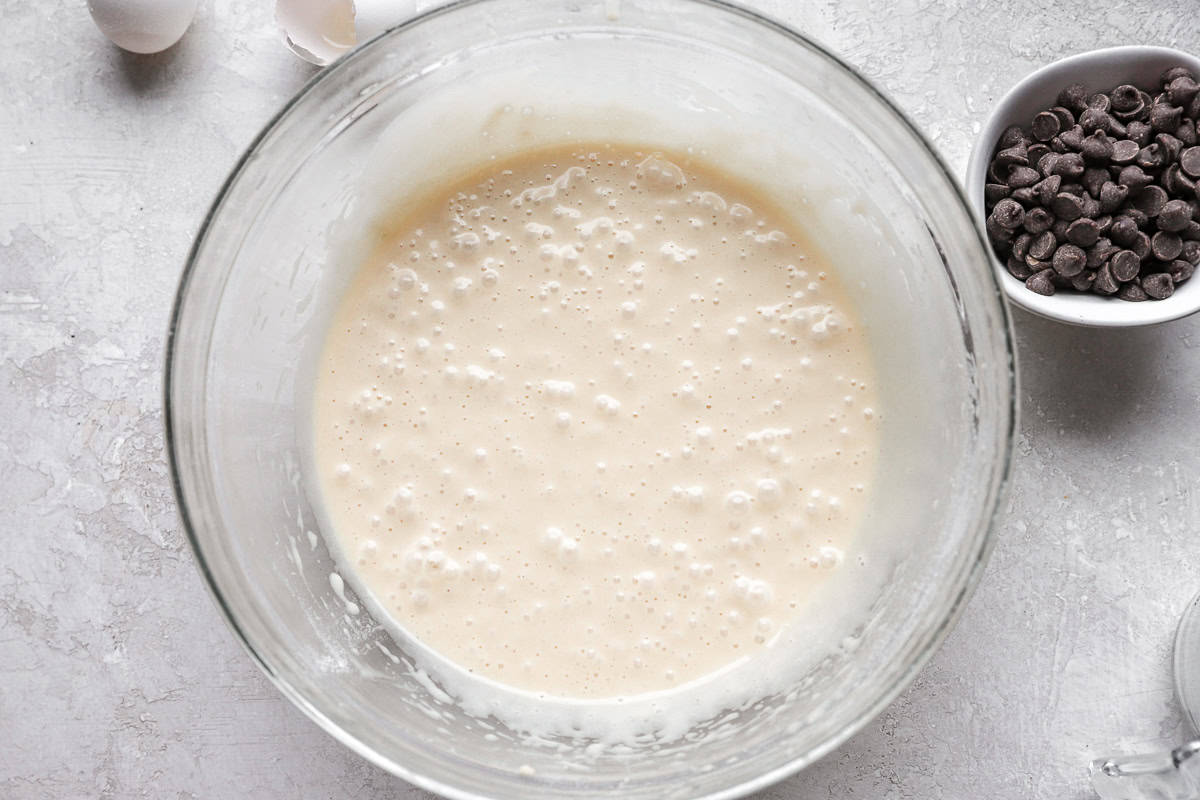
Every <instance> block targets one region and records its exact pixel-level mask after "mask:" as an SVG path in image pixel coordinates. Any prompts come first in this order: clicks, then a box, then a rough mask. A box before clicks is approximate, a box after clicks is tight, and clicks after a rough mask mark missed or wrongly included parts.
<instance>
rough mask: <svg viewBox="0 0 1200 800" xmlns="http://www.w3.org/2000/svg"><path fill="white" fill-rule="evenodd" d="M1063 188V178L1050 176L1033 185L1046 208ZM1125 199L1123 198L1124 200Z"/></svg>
mask: <svg viewBox="0 0 1200 800" xmlns="http://www.w3.org/2000/svg"><path fill="white" fill-rule="evenodd" d="M1061 188H1062V176H1061V175H1050V176H1049V177H1047V178H1044V179H1043V180H1040V181H1038V182H1037V183H1035V184H1034V185H1033V193H1034V194H1035V195H1037V199H1038V202H1039V203H1041V204H1042V205H1044V206H1048V205H1050V201H1051V200H1053V199H1054V195H1056V194H1058V192H1059V190H1060V189H1061ZM1123 199H1124V198H1122V200H1123Z"/></svg>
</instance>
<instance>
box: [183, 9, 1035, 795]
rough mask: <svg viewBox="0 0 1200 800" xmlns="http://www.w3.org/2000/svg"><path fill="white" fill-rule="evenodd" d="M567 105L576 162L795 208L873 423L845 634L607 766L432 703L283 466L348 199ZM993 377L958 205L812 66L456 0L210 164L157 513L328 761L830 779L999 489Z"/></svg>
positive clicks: (430, 785) (710, 30)
mask: <svg viewBox="0 0 1200 800" xmlns="http://www.w3.org/2000/svg"><path fill="white" fill-rule="evenodd" d="M510 100H511V102H510ZM526 103H528V105H525V104H526ZM489 104H495V107H493V106H492V105H489ZM569 107H571V108H574V109H575V111H576V112H578V115H579V116H578V119H577V120H576V121H575V122H571V125H573V126H575V127H574V129H573V135H580V136H583V135H588V136H603V135H612V136H628V137H632V138H634V139H637V138H639V137H641V138H646V139H647V140H653V139H655V138H661V139H662V140H663V141H664V142H665V141H667V140H668V139H670V140H671V141H672V142H674V143H676V144H679V145H683V146H696V147H700V148H701V149H705V150H707V151H708V152H709V153H710V154H711V155H713V156H714V157H718V156H719V157H720V160H721V161H722V163H723V165H725V166H728V167H729V168H730V169H731V170H732V171H734V172H738V173H740V174H742V175H744V176H745V177H747V178H748V179H750V180H754V181H756V182H759V183H761V184H763V185H764V186H765V187H768V188H770V190H771V191H773V192H775V194H776V195H777V197H778V198H780V199H781V202H783V203H784V204H785V205H786V206H787V207H789V208H791V209H794V210H796V213H797V216H798V217H800V218H801V220H802V222H803V224H805V225H807V226H808V227H809V229H810V233H811V234H812V238H813V239H814V240H815V241H817V242H818V243H819V245H820V246H821V247H822V249H824V250H825V251H826V254H827V255H828V256H829V257H830V258H831V259H832V260H833V261H834V262H835V263H836V264H837V265H838V267H839V272H841V273H842V279H843V282H844V283H845V285H846V286H847V287H848V289H849V290H850V291H851V293H852V294H853V295H854V296H855V297H856V299H857V302H858V304H859V305H860V311H861V314H862V317H863V319H864V320H865V327H866V329H867V331H868V335H869V336H870V339H871V342H872V346H873V347H874V349H875V352H876V355H877V361H878V372H879V377H878V384H879V389H880V392H881V394H882V395H883V402H882V403H881V407H882V408H883V409H884V421H883V425H882V428H883V437H882V444H881V453H880V457H879V469H878V474H877V476H876V480H875V485H874V488H873V490H872V495H871V501H870V507H871V511H870V512H869V513H868V515H867V519H866V520H865V522H864V524H863V530H862V532H861V534H860V536H861V537H862V538H861V543H862V547H861V550H862V552H864V553H869V554H870V559H869V564H868V562H867V561H865V560H864V562H863V563H864V564H868V566H865V567H863V569H864V570H867V571H869V572H870V573H871V574H872V575H873V576H874V577H873V579H872V580H871V581H870V582H869V583H866V584H864V583H862V582H860V583H859V584H858V586H859V587H860V589H859V591H858V592H857V596H856V597H855V598H854V600H855V602H859V603H861V606H862V610H861V613H860V614H858V615H857V616H854V617H852V618H850V617H847V618H846V619H842V620H840V621H837V622H836V624H835V623H834V622H833V621H832V618H831V622H830V625H829V628H830V629H829V630H828V631H827V633H829V634H830V636H828V637H826V638H827V639H828V642H827V643H826V644H822V645H821V646H820V647H817V645H815V644H814V646H813V647H812V648H810V649H809V651H807V652H803V653H801V652H795V653H776V654H774V657H775V658H776V659H777V660H778V659H783V661H786V662H794V665H795V674H794V677H793V678H792V679H791V680H790V681H789V682H788V684H787V685H785V686H781V687H780V688H779V690H778V691H772V692H769V693H766V694H764V695H763V696H762V697H761V698H758V699H757V701H756V702H754V703H752V704H750V705H748V706H745V707H742V708H740V709H737V711H738V713H736V714H732V715H731V714H726V715H724V716H722V718H721V719H719V720H718V719H714V720H710V721H709V722H708V723H705V724H701V725H697V726H695V728H694V729H692V730H691V731H689V732H688V734H687V735H686V736H684V737H682V738H674V739H672V738H665V737H663V738H657V739H656V738H654V737H650V738H649V739H647V740H646V741H643V742H641V743H640V744H638V745H636V746H631V747H628V748H623V749H620V748H618V749H611V748H608V749H606V748H597V747H593V746H592V745H593V744H595V743H594V742H591V741H589V740H588V738H587V736H586V735H583V734H579V735H575V736H571V735H556V736H550V737H545V738H543V739H541V740H531V739H530V738H529V737H527V736H524V735H522V733H521V732H520V731H515V730H512V729H510V728H509V727H508V726H507V725H506V724H505V723H504V722H503V720H500V719H497V718H480V717H479V716H473V715H472V714H469V713H467V711H465V710H464V709H463V708H462V707H460V706H459V705H458V704H456V703H455V702H454V699H453V698H451V697H449V696H447V695H446V694H445V693H443V692H442V691H441V689H439V688H438V686H436V685H435V684H434V682H433V681H432V680H431V679H430V677H429V676H428V675H427V674H426V673H425V672H424V671H422V670H421V669H420V665H419V664H414V663H413V660H412V656H411V654H410V653H407V652H406V651H405V649H404V648H403V647H402V646H401V645H400V644H398V643H397V642H396V641H394V640H393V638H392V637H390V636H389V635H388V634H387V633H386V631H385V630H384V629H383V628H382V627H380V626H379V625H378V624H376V622H375V621H374V620H373V619H371V617H370V615H369V614H368V613H366V612H365V611H363V610H362V609H360V608H359V605H360V604H358V603H356V602H355V597H354V594H353V590H352V588H350V589H348V588H347V587H345V586H343V585H342V583H341V581H340V579H338V578H333V579H332V580H331V575H332V574H334V572H335V569H336V567H335V565H334V563H333V561H332V560H331V557H330V555H329V552H328V551H327V549H326V547H325V545H324V537H323V532H322V522H321V513H320V505H319V502H318V501H319V498H318V497H317V495H316V493H315V492H314V491H313V489H312V487H311V485H310V475H309V471H308V468H307V466H306V458H307V455H306V453H307V451H308V437H309V430H308V422H307V420H308V403H309V393H310V387H311V378H312V373H311V370H312V361H313V357H314V354H315V353H316V350H317V348H318V347H319V346H320V343H321V340H322V337H323V334H324V326H325V323H326V321H327V319H328V317H329V314H330V311H331V309H332V308H333V307H334V305H335V303H336V301H337V299H338V294H339V291H340V289H341V287H342V286H343V285H344V284H345V281H346V278H347V276H348V274H349V272H350V271H351V269H352V266H353V264H352V261H353V260H352V259H348V258H347V257H346V253H348V252H351V251H352V250H353V247H352V242H353V232H354V231H355V230H361V229H362V225H363V224H365V223H364V220H366V219H368V218H369V216H370V213H371V209H372V203H371V201H370V200H371V195H369V193H368V192H367V191H366V189H365V188H364V187H367V186H372V187H374V188H373V189H372V191H375V192H379V191H392V192H394V193H401V194H403V193H404V192H407V191H416V190H417V189H418V188H419V185H420V181H421V179H422V178H421V175H422V172H421V170H422V169H426V170H428V168H430V167H431V166H437V165H438V164H440V163H442V162H443V161H444V162H446V163H449V162H451V161H453V160H454V159H455V158H459V157H460V156H461V154H462V152H463V145H464V143H465V142H467V140H468V139H470V137H472V136H477V135H479V129H478V127H477V126H476V124H477V123H478V122H479V119H478V118H475V117H472V115H473V114H474V115H476V117H479V118H483V117H487V118H489V119H492V118H495V119H500V118H506V117H504V115H505V114H508V115H513V118H514V119H518V120H521V119H524V120H525V122H524V123H520V124H517V125H515V127H514V130H516V129H522V130H526V131H527V132H528V130H530V129H532V130H533V131H534V134H535V135H536V132H537V130H540V129H541V128H539V124H538V123H537V121H538V120H550V119H555V118H556V119H557V120H558V123H560V124H561V123H562V121H563V119H566V118H567V117H564V116H562V115H563V114H565V113H566V112H565V111H564V109H568V108H569ZM492 112H495V113H494V114H493V113H492ZM572 113H574V112H572ZM489 114H491V117H488V115H489ZM496 114H499V115H500V116H499V117H496V116H495V115H496ZM556 115H558V116H557V117H556ZM568 116H569V115H568ZM530 125H532V128H530ZM472 126H476V127H472ZM568 127H569V126H568ZM514 141H516V140H514ZM384 145H386V146H384ZM474 146H476V147H478V146H479V143H478V142H477V141H475V142H474ZM380 187H382V189H381V188H380ZM347 232H349V235H348V234H347ZM347 242H350V243H351V244H350V245H348V244H347ZM1014 380H1015V379H1014V370H1013V351H1012V345H1011V340H1010V328H1009V320H1008V317H1007V313H1006V310H1005V307H1004V305H1003V302H1002V300H1001V297H1000V293H999V291H998V288H997V285H996V283H995V276H994V273H993V271H992V270H991V269H990V266H989V261H988V253H987V250H986V249H985V245H984V244H983V242H982V241H981V240H980V238H979V234H978V233H977V231H976V229H975V226H974V225H973V223H972V220H971V215H970V213H969V212H968V210H967V208H966V206H965V204H964V202H963V200H962V197H961V196H960V194H959V191H958V189H957V187H956V185H955V183H954V181H953V180H952V179H951V177H950V175H949V174H948V173H947V171H946V169H945V167H944V166H943V164H942V163H941V162H940V161H939V160H938V159H937V157H936V156H935V155H934V153H933V152H932V150H931V148H930V147H929V145H928V144H927V143H926V142H925V141H924V140H923V139H922V137H921V136H920V134H919V133H918V132H917V131H916V130H915V129H914V128H913V127H912V125H911V124H909V123H908V122H907V121H906V120H905V119H904V117H903V116H902V115H901V114H900V113H898V112H897V111H896V109H895V108H893V107H892V106H891V105H890V104H889V103H888V102H887V101H886V100H885V99H884V98H883V97H882V96H881V95H880V94H879V93H878V92H877V91H876V90H875V89H874V88H872V87H871V86H870V85H869V84H868V83H866V82H865V81H864V80H863V79H862V78H860V77H859V76H857V75H856V74H855V73H854V72H853V71H852V70H850V69H849V68H848V67H846V66H845V65H844V64H842V63H841V62H840V61H838V60H837V59H836V58H835V57H834V56H832V55H830V54H829V53H828V52H826V51H825V50H823V49H821V47H819V46H818V45H816V44H814V43H813V42H811V41H809V40H807V39H805V38H804V37H803V36H800V35H799V34H797V33H795V32H793V31H790V30H788V29H787V28H785V27H783V26H781V25H779V24H777V23H775V22H772V21H771V20H768V19H765V18H763V17H760V16H757V15H755V14H754V13H752V12H749V11H746V10H743V9H739V8H737V7H734V6H729V5H726V4H724V3H719V2H711V1H710V0H705V1H702V0H619V2H618V1H617V0H607V2H593V0H552V1H551V2H541V3H528V2H526V0H474V1H472V2H462V3H458V4H455V5H451V6H449V7H446V8H442V9H439V10H436V11H432V12H430V13H427V14H425V15H423V16H421V17H419V18H417V19H415V20H413V21H411V22H409V23H406V24H404V25H401V26H400V27H398V28H396V29H394V30H391V31H389V32H388V33H386V34H384V35H382V36H381V37H379V38H377V39H375V40H374V41H372V42H370V43H368V44H367V45H365V46H364V47H362V48H360V49H358V50H357V51H355V52H353V53H352V54H350V55H349V56H347V57H346V58H344V59H343V60H342V61H340V62H338V63H337V64H336V65H334V66H333V67H331V68H330V69H328V70H326V71H324V72H323V73H321V74H320V75H319V76H318V77H317V78H316V79H315V80H313V82H312V83H311V84H310V85H309V86H308V87H307V88H305V89H304V91H303V92H301V93H300V95H299V96H298V97H297V98H296V99H294V100H293V101H292V102H291V103H290V104H288V106H287V107H286V108H284V109H283V111H282V112H281V113H280V114H279V115H278V116H277V117H276V118H275V119H274V120H273V121H272V122H271V124H270V125H269V126H268V127H267V128H266V130H265V131H264V132H263V133H262V134H261V135H260V136H259V137H258V139H257V140H256V141H255V142H254V144H253V146H252V147H251V148H250V150H249V151H248V153H247V154H246V155H245V157H244V158H243V159H242V160H241V162H240V163H239V164H238V165H237V168H236V169H235V170H234V172H233V174H232V175H231V176H230V178H229V180H228V181H227V183H226V184H225V186H224V188H223V190H222V191H221V194H220V196H219V197H218V198H217V201H216V202H215V204H214V205H213V208H212V211H211V212H210V214H209V216H208V218H207V220H206V221H205V223H204V227H203V229H202V231H201V233H200V235H199V236H198V238H197V240H196V243H195V246H194V249H193V251H192V253H191V257H190V260H189V263H188V265H187V269H186V271H185V273H184V277H183V280H182V283H181V285H180V289H179V294H178V298H177V302H176V307H175V310H174V316H173V320H172V325H171V329H170V340H169V343H168V348H167V384H166V425H167V436H168V441H169V452H170V458H171V465H172V469H173V474H174V478H175V488H176V492H177V495H178V499H179V507H180V512H181V515H182V518H183V521H184V524H185V526H186V528H187V532H188V534H189V536H190V539H191V542H192V545H193V547H194V549H195V552H196V556H197V561H198V563H199V566H200V569H201V570H202V571H203V573H204V576H205V578H206V579H207V581H208V583H209V585H210V587H211V588H212V591H213V593H214V595H215V596H216V599H217V602H218V604H219V605H220V607H221V610H222V611H223V612H224V614H225V616H226V618H227V620H228V621H229V624H230V625H231V626H232V628H233V629H234V630H235V631H236V633H237V635H238V637H239V638H240V639H241V640H242V642H243V643H244V644H245V645H246V647H247V649H248V650H249V651H250V653H251V654H252V656H253V657H254V659H255V660H256V661H257V662H258V663H259V664H260V665H261V667H262V668H263V670H264V671H265V672H266V673H267V675H269V676H270V678H271V680H272V681H274V683H275V684H276V686H278V687H279V689H280V691H282V692H283V693H284V694H285V695H286V696H287V697H289V698H290V699H291V700H292V701H293V702H294V703H295V704H296V705H297V706H298V707H300V708H301V709H302V710H303V711H304V712H305V713H307V714H308V715H309V716H311V717H312V718H313V719H314V720H315V721H316V722H317V723H318V724H319V725H320V726H321V727H323V728H324V729H325V730H327V731H329V732H330V733H331V734H332V735H333V736H335V737H336V738H337V739H339V740H340V741H342V742H344V743H345V744H346V745H347V746H349V747H350V748H352V749H353V750H354V751H355V752H357V753H360V754H361V755H363V756H364V757H366V758H368V759H370V760H371V761H373V762H375V763H376V764H378V765H380V766H382V767H383V768H385V769H387V770H390V771H391V772H393V773H395V774H396V775H399V776H401V777H403V778H405V779H407V780H409V781H411V782H412V783H415V784H418V785H420V786H422V787H425V788H427V789H431V790H433V791H436V792H440V793H442V794H444V795H447V796H450V797H459V798H468V797H470V798H474V797H512V798H523V799H525V800H531V799H533V798H584V797H621V798H626V799H627V800H638V799H640V798H655V800H663V799H664V798H674V797H713V798H716V797H733V796H737V795H741V794H744V793H747V792H749V791H752V790H754V789H756V788H760V787H762V786H765V785H767V784H769V783H770V782H772V781H775V780H778V779H780V778H782V777H784V776H787V775H789V774H791V773H793V772H795V771H797V770H799V769H800V768H802V767H804V766H805V765H807V764H809V763H811V762H812V761H813V760H815V759H817V758H819V757H820V756H822V755H823V754H825V753H828V752H829V751H830V750H831V749H833V748H834V747H835V746H837V745H838V744H839V743H841V742H843V741H844V740H845V739H846V738H847V737H849V736H850V735H851V734H852V733H854V732H855V731H856V730H858V729H859V728H861V727H862V726H863V725H864V724H865V723H866V722H867V721H868V720H869V719H871V718H872V717H873V716H874V715H875V714H877V713H878V712H879V711H880V710H881V709H882V708H884V706H886V705H887V703H889V702H890V701H891V700H892V699H893V698H894V697H895V696H896V695H897V693H898V692H900V690H901V689H902V688H903V687H904V686H905V685H907V683H908V682H909V681H910V680H911V679H912V678H913V676H914V675H915V674H916V672H917V671H918V669H919V668H920V667H921V665H922V664H924V663H925V661H926V660H927V659H928V658H929V656H930V655H931V653H932V652H933V650H934V648H935V647H936V646H937V645H938V643H939V642H940V641H941V640H942V638H943V637H944V636H945V635H946V632H947V631H948V629H949V628H950V626H951V624H952V623H953V622H954V620H955V619H956V617H957V615H958V613H959V612H960V610H961V609H962V606H963V603H964V602H965V600H966V598H967V596H968V594H969V593H970V591H971V589H972V588H973V586H974V585H975V583H976V581H977V580H978V578H979V575H980V572H981V570H982V565H983V562H984V558H985V556H986V553H987V551H988V543H989V538H990V536H989V534H990V530H991V527H992V525H993V521H994V516H995V514H996V510H997V505H998V503H999V500H1000V497H1001V495H1002V493H1003V490H1004V487H1005V484H1006V475H1007V470H1008V466H1009V460H1010V453H1011V446H1012V436H1013V430H1014V424H1015V412H1014V406H1013V402H1014V396H1015V385H1014ZM830 580H831V583H830V586H831V587H832V588H831V589H830V591H835V590H836V589H837V586H836V581H834V580H833V579H830ZM862 586H869V591H865V592H864V591H862V590H861V587H862ZM843 588H845V587H843Z"/></svg>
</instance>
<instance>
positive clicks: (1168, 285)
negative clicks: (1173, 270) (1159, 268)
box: [1141, 272, 1175, 300]
mask: <svg viewBox="0 0 1200 800" xmlns="http://www.w3.org/2000/svg"><path fill="white" fill-rule="evenodd" d="M1141 283H1142V291H1144V292H1145V293H1146V294H1148V295H1150V296H1151V297H1153V298H1154V299H1155V300H1166V299H1167V298H1168V297H1170V296H1171V295H1173V294H1175V281H1173V280H1172V279H1171V276H1170V275H1169V274H1167V273H1165V272H1154V273H1151V274H1149V275H1146V276H1145V277H1143V278H1142V281H1141Z"/></svg>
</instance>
